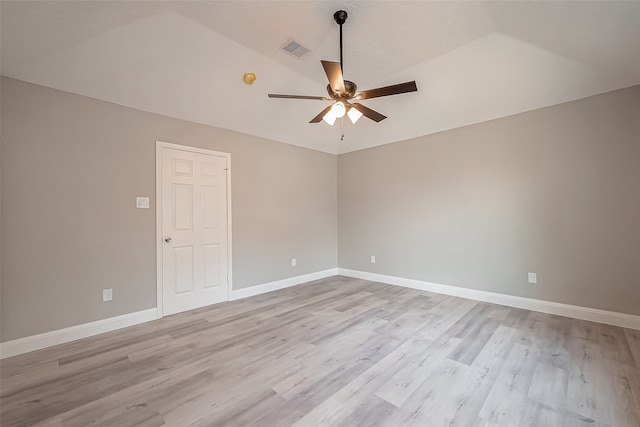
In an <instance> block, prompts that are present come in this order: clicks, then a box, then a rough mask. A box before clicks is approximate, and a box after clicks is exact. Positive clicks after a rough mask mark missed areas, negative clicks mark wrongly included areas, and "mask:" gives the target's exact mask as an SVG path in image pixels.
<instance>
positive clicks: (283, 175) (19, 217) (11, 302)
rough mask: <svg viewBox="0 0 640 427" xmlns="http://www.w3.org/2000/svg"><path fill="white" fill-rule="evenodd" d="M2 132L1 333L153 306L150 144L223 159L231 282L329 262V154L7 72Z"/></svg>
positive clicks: (332, 235)
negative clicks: (226, 161) (107, 295)
mask: <svg viewBox="0 0 640 427" xmlns="http://www.w3.org/2000/svg"><path fill="white" fill-rule="evenodd" d="M248 120H250V118H248ZM2 132H3V135H2V136H3V138H4V141H3V144H2V155H1V160H2V167H1V171H2V188H1V194H2V231H1V233H2V248H1V250H2V267H3V268H2V286H1V288H2V303H1V311H2V314H1V323H2V328H1V334H2V341H8V340H12V339H16V338H20V337H25V336H29V335H33V334H37V333H41V332H46V331H51V330H57V329H60V328H64V327H68V326H72V325H78V324H82V323H86V322H90V321H94V320H98V319H104V318H109V317H113V316H117V315H120V314H125V313H131V312H135V311H139V310H144V309H148V308H152V307H155V306H156V249H155V245H156V242H155V233H156V225H155V150H156V140H161V141H165V142H173V143H176V144H182V145H190V146H194V147H202V148H208V149H212V150H217V151H223V152H228V153H231V164H232V197H233V200H232V209H233V288H234V289H240V288H245V287H249V286H253V285H257V284H260V283H266V282H270V281H274V280H278V279H283V278H287V277H292V276H298V275H301V274H306V273H311V272H316V271H321V270H325V269H328V268H335V267H336V265H337V234H336V233H337V224H336V221H337V220H336V211H337V206H336V203H337V194H336V193H337V189H336V179H337V178H336V177H337V171H336V164H337V160H336V157H335V156H332V155H329V154H324V153H320V152H317V151H312V150H308V149H303V148H299V147H294V146H290V145H286V144H281V143H277V142H273V141H269V140H265V139H261V138H257V137H253V136H249V135H244V134H240V133H237V132H231V131H227V130H223V129H217V128H212V127H209V126H203V125H198V124H195V123H190V122H185V121H181V120H175V119H171V118H167V117H162V116H159V115H154V114H150V113H145V112H142V111H138V110H134V109H130V108H125V107H122V106H118V105H114V104H110V103H106V102H102V101H98V100H95V99H90V98H86V97H82V96H77V95H73V94H69V93H65V92H60V91H56V90H53V89H48V88H45V87H41V86H36V85H32V84H28V83H24V82H20V81H17V80H13V79H7V78H3V79H2ZM136 196H149V197H150V198H151V209H148V210H146V209H135V197H136ZM292 257H296V258H297V261H298V265H297V267H295V268H292V267H291V258H292ZM103 288H113V293H114V300H113V301H112V302H110V303H103V302H102V289H103Z"/></svg>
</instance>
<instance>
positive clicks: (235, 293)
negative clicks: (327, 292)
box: [229, 268, 338, 301]
mask: <svg viewBox="0 0 640 427" xmlns="http://www.w3.org/2000/svg"><path fill="white" fill-rule="evenodd" d="M337 274H338V269H337V268H330V269H328V270H324V271H316V272H315V273H309V274H303V275H302V276H295V277H289V278H287V279H282V280H276V281H275V282H269V283H263V284H261V285H256V286H250V287H248V288H243V289H237V290H231V292H230V293H229V301H235V300H237V299H242V298H248V297H252V296H255V295H260V294H265V293H267V292H272V291H277V290H278V289H284V288H289V287H291V286H295V285H300V284H302V283H307V282H312V281H314V280H319V279H324V278H326V277H331V276H335V275H337Z"/></svg>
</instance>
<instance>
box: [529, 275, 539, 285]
mask: <svg viewBox="0 0 640 427" xmlns="http://www.w3.org/2000/svg"><path fill="white" fill-rule="evenodd" d="M528 278H529V283H534V284H535V283H538V275H537V274H536V273H529V274H528Z"/></svg>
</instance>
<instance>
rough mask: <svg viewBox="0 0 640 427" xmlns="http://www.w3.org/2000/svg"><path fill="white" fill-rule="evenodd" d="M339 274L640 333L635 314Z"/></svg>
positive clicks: (352, 273)
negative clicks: (603, 324)
mask: <svg viewBox="0 0 640 427" xmlns="http://www.w3.org/2000/svg"><path fill="white" fill-rule="evenodd" d="M338 274H340V275H342V276H348V277H353V278H356V279H363V280H371V281H374V282H381V283H387V284H389V285H396V286H404V287H405V288H412V289H419V290H421V291H428V292H436V293H439V294H445V295H452V296H455V297H460V298H467V299H471V300H475V301H483V302H489V303H492V304H499V305H506V306H508V307H515V308H522V309H525V310H533V311H539V312H541V313H548V314H556V315H558V316H565V317H572V318H574V319H581V320H588V321H591V322H598V323H605V324H607V325H613V326H620V327H623V328H629V329H637V330H640V316H636V315H633V314H626V313H617V312H615V311H607V310H600V309H597V308H589V307H581V306H577V305H570V304H562V303H559V302H552V301H544V300H539V299H533V298H524V297H518V296H514V295H506V294H499V293H495V292H487V291H480V290H477V289H468V288H462V287H458V286H450V285H441V284H439V283H431V282H424V281H421V280H414V279H405V278H403V277H395V276H387V275H384V274H377V273H369V272H366V271H357V270H349V269H346V268H338Z"/></svg>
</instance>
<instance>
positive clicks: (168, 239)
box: [164, 237, 173, 243]
mask: <svg viewBox="0 0 640 427" xmlns="http://www.w3.org/2000/svg"><path fill="white" fill-rule="evenodd" d="M172 240H173V239H172V238H171V237H167V238H166V239H164V241H165V242H167V243H170V242H171V241H172Z"/></svg>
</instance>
